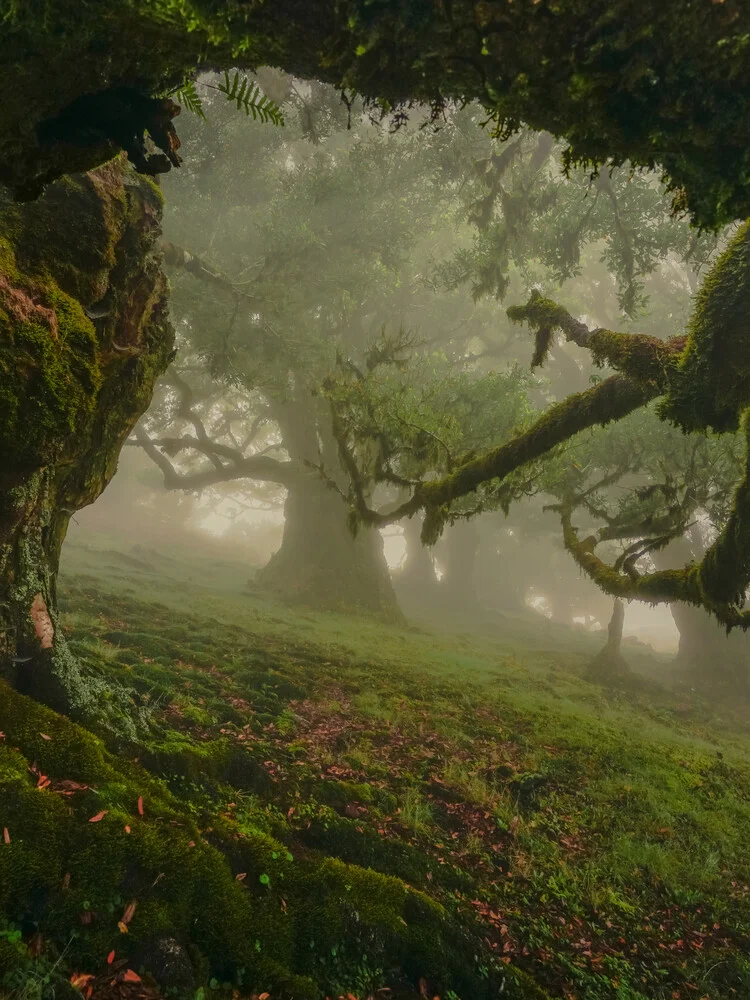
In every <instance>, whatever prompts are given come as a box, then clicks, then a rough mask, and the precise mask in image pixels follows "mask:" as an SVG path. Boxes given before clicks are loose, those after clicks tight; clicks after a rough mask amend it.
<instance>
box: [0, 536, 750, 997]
mask: <svg viewBox="0 0 750 1000" xmlns="http://www.w3.org/2000/svg"><path fill="white" fill-rule="evenodd" d="M87 544H88V547H84V546H83V545H81V544H80V543H79V544H77V545H76V544H75V543H74V544H73V545H72V546H71V547H70V548H69V549H68V550H67V551H66V553H65V559H64V563H65V564H66V565H67V573H66V574H65V576H64V578H63V579H62V581H61V586H60V589H61V596H62V604H63V611H64V616H63V620H64V623H65V627H66V629H67V630H68V633H69V640H70V643H71V647H72V648H73V650H74V651H75V652H76V654H77V655H78V656H79V657H80V658H81V659H82V660H83V661H84V662H85V663H86V664H87V667H88V669H89V670H90V671H92V672H95V673H97V674H99V675H101V676H103V677H105V678H109V679H111V681H112V683H113V684H121V685H125V686H127V687H128V688H129V689H130V690H131V704H130V713H131V716H132V717H133V718H134V719H135V722H136V726H135V731H136V732H137V733H138V734H139V735H138V736H137V739H136V740H134V739H133V736H132V732H133V729H132V727H131V728H130V729H128V728H125V727H124V728H123V734H124V735H123V737H122V738H121V739H120V740H118V739H117V737H113V736H111V735H109V736H107V737H106V739H107V743H108V744H109V750H108V749H107V748H105V746H104V744H103V743H102V742H101V741H100V740H99V738H98V737H97V736H96V735H94V733H93V732H91V731H88V730H83V729H79V728H78V727H75V726H73V724H72V723H70V722H69V721H67V720H66V719H65V718H63V717H61V716H57V715H55V714H54V713H52V712H50V711H48V710H47V709H44V708H42V707H40V706H38V705H36V704H35V703H33V702H30V701H28V700H26V699H23V698H22V697H21V696H18V695H14V694H12V693H11V692H9V691H6V690H4V691H3V695H2V698H0V729H2V731H3V732H4V733H5V737H4V739H1V740H0V785H1V786H2V795H1V797H0V827H2V828H4V827H7V829H8V832H9V837H10V844H5V843H0V852H6V853H5V855H4V856H2V855H0V914H1V916H0V919H1V920H2V921H3V922H2V924H1V925H0V967H3V968H5V967H7V966H8V964H9V963H10V961H11V956H12V959H13V962H14V963H15V964H16V966H17V968H16V969H15V971H8V973H7V979H6V989H10V988H12V987H13V986H17V987H19V986H20V985H21V984H22V983H23V985H24V986H25V987H26V986H27V984H28V983H29V982H32V983H41V982H42V981H43V979H44V977H45V976H47V975H49V974H50V971H49V970H50V968H51V966H52V965H56V970H55V973H54V974H53V976H55V975H57V974H58V973H60V974H61V975H62V974H64V977H65V978H67V977H68V976H69V975H70V973H71V972H73V971H76V972H87V973H94V974H96V973H100V972H101V971H102V969H104V968H106V961H107V955H108V953H109V952H110V951H111V950H115V952H116V956H117V960H119V959H120V958H121V957H123V958H128V960H129V961H130V960H131V956H132V961H133V963H135V962H136V960H137V956H138V954H139V952H138V947H139V944H140V943H142V942H144V941H147V940H149V939H150V938H152V937H153V936H154V935H155V934H159V933H162V932H169V933H170V934H171V935H173V936H174V937H176V938H177V939H178V940H179V941H181V942H182V943H183V944H184V946H185V947H186V949H187V950H188V952H190V954H191V955H192V957H193V960H194V965H195V968H196V970H197V978H196V990H197V989H204V995H205V996H206V997H208V996H210V995H213V994H215V995H216V996H217V997H220V996H221V995H223V992H224V986H223V985H222V984H224V983H227V984H231V985H227V987H226V990H227V993H226V995H227V996H229V995H230V991H231V989H233V988H234V989H239V994H238V995H239V996H242V997H245V996H246V997H251V996H254V995H257V994H258V993H260V992H263V991H269V992H270V994H271V997H272V998H274V1000H276V998H282V997H299V998H302V997H308V996H309V997H322V996H324V995H328V996H338V995H346V994H347V993H349V992H351V993H352V994H353V995H354V996H356V997H366V996H370V995H375V993H376V990H377V989H380V988H381V987H385V986H390V987H392V988H393V989H394V992H395V995H397V996H403V997H411V996H416V995H417V990H416V988H415V987H416V984H418V982H419V979H420V977H423V978H424V980H425V988H426V989H429V995H430V996H432V995H433V993H439V995H440V996H441V997H443V998H446V997H448V998H450V997H453V998H455V997H460V998H462V1000H469V998H471V1000H475V998H478V997H482V996H486V997H487V998H489V997H490V996H492V997H495V996H497V995H498V993H499V991H500V988H501V985H502V977H503V975H505V976H506V978H507V982H506V987H505V993H504V996H505V995H507V996H508V997H509V998H510V1000H513V998H524V1000H526V998H530V997H536V996H539V997H542V996H548V997H555V998H576V1000H672V998H674V1000H688V998H696V1000H700V998H709V1000H725V998H731V997H735V996H736V997H746V996H748V995H749V994H750V958H748V955H749V954H750V848H749V847H748V841H747V836H746V831H747V829H748V823H749V822H750V738H748V732H747V727H746V726H745V725H744V724H743V723H742V721H741V718H740V717H739V716H738V715H737V714H735V715H732V716H731V717H729V716H728V715H725V718H724V719H723V720H722V719H720V718H718V717H717V710H715V709H711V708H709V707H708V706H707V705H706V704H705V703H702V702H701V701H699V700H698V698H697V696H695V695H690V694H689V693H688V695H684V694H682V695H680V698H679V700H676V698H675V696H674V694H673V693H671V694H667V693H666V692H664V691H661V690H660V689H658V688H657V687H655V686H654V685H649V684H647V683H645V682H644V684H643V685H641V686H639V685H638V684H636V685H634V686H633V689H632V690H630V691H628V692H620V693H619V694H617V693H607V692H605V691H604V690H603V689H601V688H599V687H596V686H594V685H592V684H589V683H587V682H586V681H585V680H583V679H582V678H583V674H584V672H585V669H586V665H587V662H588V661H589V660H590V656H591V653H592V652H593V649H592V648H589V647H588V646H587V640H586V639H585V638H584V637H580V636H579V637H576V636H574V635H572V634H570V633H566V632H565V631H564V630H563V629H559V630H557V631H554V630H552V631H550V632H549V633H548V635H547V636H545V635H544V634H543V632H542V631H541V630H539V629H537V631H536V636H535V637H534V636H533V635H532V633H533V629H532V627H531V625H530V624H529V623H528V622H524V620H523V619H522V618H518V619H517V620H515V621H514V620H511V619H508V621H507V622H506V631H505V634H504V636H503V637H497V636H495V637H494V638H493V637H492V636H491V635H490V634H476V633H475V634H470V633H468V632H464V633H462V634H451V633H449V632H448V631H446V630H443V631H442V632H440V633H437V632H434V631H433V632H430V631H425V630H423V629H417V628H411V629H399V628H388V627H385V626H383V625H382V624H381V623H376V622H374V621H369V620H367V619H355V618H347V617H344V616H336V615H325V614H314V613H309V614H305V613H300V612H299V611H297V612H292V611H289V610H287V609H285V608H283V607H282V606H279V605H275V604H272V603H269V602H266V601H265V600H263V599H262V598H261V597H259V596H258V595H257V594H254V593H253V592H252V590H251V589H249V588H248V587H247V586H246V580H247V577H248V576H249V575H250V574H249V572H248V570H247V568H246V567H245V566H244V565H243V564H242V563H240V562H238V561H232V560H230V559H228V558H222V557H220V556H218V555H216V554H213V555H212V554H211V553H210V552H208V551H204V552H196V553H194V554H191V555H185V549H184V548H181V547H179V546H177V547H172V548H170V547H169V546H166V545H165V546H162V547H161V548H159V549H149V548H143V547H141V548H140V549H139V550H137V551H133V550H132V549H130V548H127V547H122V546H118V545H117V544H113V543H112V542H110V541H106V540H105V541H101V540H99V541H98V542H92V540H91V539H88V542H87ZM545 646H546V648H545ZM119 710H120V709H118V711H119ZM93 728H96V727H93ZM42 733H43V734H45V736H49V737H51V739H45V738H44V736H42V735H41V734H42ZM128 734H129V735H128ZM16 748H17V749H16ZM109 751H115V753H114V754H110V752H109ZM32 765H33V766H34V767H35V770H34V771H29V767H30V766H32ZM41 775H44V776H46V777H48V778H49V779H50V782H51V784H50V785H49V786H47V787H44V788H42V789H41V790H38V789H37V787H36V785H37V784H38V783H39V781H40V776H41ZM65 780H72V781H75V782H78V783H79V784H86V785H89V786H90V787H89V789H88V790H86V791H81V790H74V792H73V794H72V795H67V796H66V795H63V794H62V792H63V791H65V790H66V788H67V786H65V785H62V784H61V782H64V781H65ZM139 797H140V798H142V800H143V809H144V815H143V816H140V815H139V813H138V805H137V803H138V798H139ZM104 810H106V814H105V815H104V817H103V818H102V819H101V820H100V821H99V822H97V823H93V824H92V823H90V822H89V820H90V818H91V817H92V816H94V815H97V814H98V813H99V812H102V811H104ZM126 826H129V827H130V830H131V832H130V833H127V832H126V830H125V827H126ZM191 845H194V846H191ZM238 875H239V876H244V877H242V878H240V879H237V878H236V876H238ZM68 876H69V878H68ZM131 899H135V900H137V903H138V905H137V908H136V911H135V915H134V916H133V919H132V921H131V923H130V925H129V927H128V933H127V934H123V933H122V932H121V931H120V930H119V929H118V926H117V922H118V920H119V919H120V918H121V915H122V910H123V909H124V907H125V906H126V905H127V903H128V902H129V901H130V900H131ZM37 931H39V932H40V933H41V939H42V942H43V950H42V955H41V957H34V958H29V957H28V951H27V946H28V944H29V942H30V941H31V940H33V935H34V934H35V933H36V932H37ZM19 932H20V938H19ZM37 950H38V949H37ZM4 962H5V966H3V963H4ZM515 970H520V971H519V973H516V971H515ZM136 971H142V972H144V973H145V972H148V971H149V970H147V969H143V970H141V969H140V968H139V967H137V968H136ZM150 971H152V972H156V971H157V970H150ZM523 973H526V974H527V976H528V977H530V978H531V980H533V982H534V983H536V984H537V985H538V988H539V990H540V991H543V992H539V993H537V991H536V988H535V987H534V986H532V985H531V983H530V981H529V979H525V978H524V975H523ZM13 977H15V978H13ZM34 977H36V978H34ZM201 977H203V983H202V984H201ZM517 980H519V981H522V982H520V983H519V982H517ZM211 983H213V988H212V987H211V986H210V984H211ZM39 995H40V996H41V995H42V994H41V986H40V987H39ZM57 995H58V996H60V995H62V994H60V993H58V994H57Z"/></svg>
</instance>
